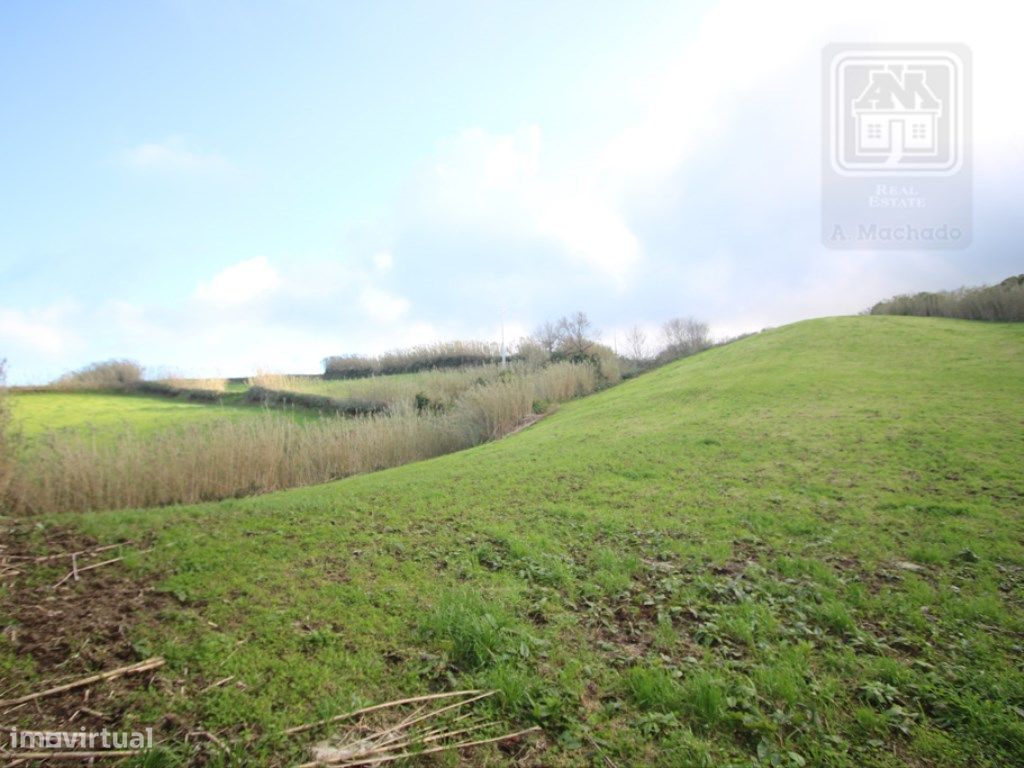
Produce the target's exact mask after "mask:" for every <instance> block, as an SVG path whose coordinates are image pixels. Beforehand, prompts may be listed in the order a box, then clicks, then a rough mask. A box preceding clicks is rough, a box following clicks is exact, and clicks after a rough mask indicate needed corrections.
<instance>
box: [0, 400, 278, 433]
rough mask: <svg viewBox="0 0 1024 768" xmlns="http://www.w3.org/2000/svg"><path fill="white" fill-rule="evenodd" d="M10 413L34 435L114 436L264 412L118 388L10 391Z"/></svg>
mask: <svg viewBox="0 0 1024 768" xmlns="http://www.w3.org/2000/svg"><path fill="white" fill-rule="evenodd" d="M11 411H12V414H13V417H14V426H15V428H16V429H20V430H21V431H22V433H23V434H24V435H25V436H26V437H28V438H30V439H31V438H33V437H37V436H38V435H40V434H42V433H44V432H50V431H55V430H74V431H82V432H86V431H87V432H90V433H92V434H96V435H100V436H110V435H114V434H116V433H117V432H119V431H120V430H122V429H124V428H130V429H134V430H138V431H141V432H147V433H148V432H152V431H156V430H159V429H163V428H167V427H175V426H180V425H183V424H195V423H199V422H202V421H207V420H213V419H221V418H246V417H249V418H252V417H258V416H262V415H263V411H262V410H261V409H255V408H248V407H243V406H240V405H223V406H220V405H213V404H210V403H196V402H185V401H181V400H174V399H171V398H166V397H150V396H146V395H125V394H120V393H116V392H22V393H18V392H15V393H13V394H12V395H11Z"/></svg>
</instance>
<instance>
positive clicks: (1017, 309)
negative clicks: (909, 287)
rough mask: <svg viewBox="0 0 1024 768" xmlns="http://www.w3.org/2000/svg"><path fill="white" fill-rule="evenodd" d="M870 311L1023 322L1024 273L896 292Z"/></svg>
mask: <svg viewBox="0 0 1024 768" xmlns="http://www.w3.org/2000/svg"><path fill="white" fill-rule="evenodd" d="M869 314H872V315H917V316H921V317H953V318H959V319H961V320H988V321H997V322H1021V321H1024V275H1016V276H1014V277H1008V278H1006V279H1005V280H1003V282H1001V283H999V284H998V285H991V286H979V287H977V288H960V289H958V290H955V291H939V292H936V293H916V294H913V295H911V294H905V295H902V296H894V297H893V298H891V299H887V300H886V301H880V302H878V303H877V304H875V305H874V306H873V307H872V308H871V309H870V310H869Z"/></svg>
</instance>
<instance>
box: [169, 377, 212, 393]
mask: <svg viewBox="0 0 1024 768" xmlns="http://www.w3.org/2000/svg"><path fill="white" fill-rule="evenodd" d="M160 383H162V384H166V385H167V386H169V387H174V388H175V389H193V390H199V391H201V392H226V391H227V388H228V380H227V379H186V378H181V377H178V376H172V377H171V378H168V379H161V380H160Z"/></svg>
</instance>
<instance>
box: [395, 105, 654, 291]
mask: <svg viewBox="0 0 1024 768" xmlns="http://www.w3.org/2000/svg"><path fill="white" fill-rule="evenodd" d="M541 144H542V139H541V130H540V127H539V126H536V125H530V126H525V127H523V128H520V129H519V130H518V131H516V132H515V133H511V134H492V133H488V132H487V131H484V130H482V129H480V128H470V129H467V130H464V131H462V132H460V133H459V134H458V135H456V136H454V137H453V138H451V139H449V140H448V141H446V142H445V143H444V144H443V145H442V146H441V147H440V149H439V153H438V157H437V158H435V160H434V162H433V163H432V165H431V167H430V172H429V173H428V174H427V176H426V177H425V178H421V179H419V184H418V186H417V188H416V191H415V195H414V200H413V202H412V207H413V209H414V210H413V211H412V212H409V211H406V212H404V215H406V216H411V217H413V218H415V217H420V218H422V219H424V220H425V221H426V222H428V224H429V225H430V226H438V225H442V226H445V227H447V229H448V230H449V231H450V234H452V235H454V236H460V235H463V234H465V233H467V232H474V233H483V234H484V235H485V236H487V237H492V238H495V239H501V238H502V237H504V236H514V237H516V238H521V239H524V240H527V239H534V240H540V241H547V242H549V243H551V244H552V245H554V246H555V247H556V248H557V249H558V250H559V251H560V252H561V253H562V254H563V255H564V258H565V259H566V261H567V262H568V263H570V264H573V265H575V266H577V267H581V268H584V269H589V270H591V271H592V272H594V273H595V274H597V275H600V276H602V277H603V278H605V279H607V280H608V281H610V282H611V284H612V285H614V286H619V287H621V285H623V284H624V283H626V282H628V280H629V278H630V276H631V273H632V271H633V269H634V268H635V266H636V265H637V264H638V263H639V261H640V260H641V258H642V248H641V245H640V242H639V240H638V239H637V237H636V236H635V235H634V233H633V232H632V230H631V229H630V226H629V224H628V222H627V221H626V219H625V218H624V216H623V214H622V212H621V211H620V209H619V206H618V205H617V203H616V202H615V200H613V199H611V198H609V197H608V196H607V195H606V194H605V193H604V192H603V191H602V189H601V188H600V187H599V186H597V185H595V184H594V183H593V180H592V179H589V178H587V177H585V176H583V175H580V174H577V173H575V172H571V171H566V170H563V169H558V168H554V167H551V168H548V167H546V166H545V164H544V162H543V157H542V153H541Z"/></svg>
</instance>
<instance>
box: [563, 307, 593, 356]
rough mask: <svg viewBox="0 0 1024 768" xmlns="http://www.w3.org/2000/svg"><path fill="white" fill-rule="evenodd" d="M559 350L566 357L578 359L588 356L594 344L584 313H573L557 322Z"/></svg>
mask: <svg viewBox="0 0 1024 768" xmlns="http://www.w3.org/2000/svg"><path fill="white" fill-rule="evenodd" d="M558 331H559V337H560V338H559V349H560V351H561V352H562V353H563V354H565V355H567V356H568V357H574V358H580V357H586V356H587V355H589V354H590V351H591V347H593V346H594V342H593V341H591V340H590V335H591V333H592V332H593V326H592V325H591V322H590V318H588V317H587V315H586V313H584V312H575V313H573V314H571V315H568V316H566V317H563V318H562V319H561V320H559V321H558Z"/></svg>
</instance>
